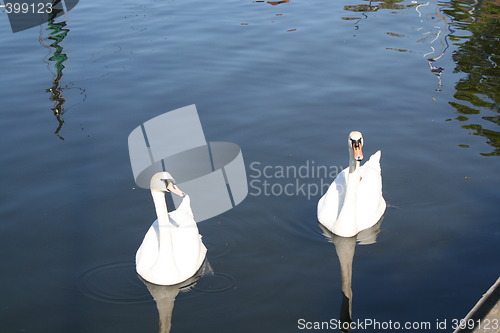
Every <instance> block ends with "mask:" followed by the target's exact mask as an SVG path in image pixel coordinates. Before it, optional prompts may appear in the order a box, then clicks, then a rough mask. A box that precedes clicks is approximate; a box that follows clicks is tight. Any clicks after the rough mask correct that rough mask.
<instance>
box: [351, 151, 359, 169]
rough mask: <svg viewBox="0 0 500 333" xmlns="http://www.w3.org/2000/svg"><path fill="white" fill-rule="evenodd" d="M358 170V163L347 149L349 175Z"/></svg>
mask: <svg viewBox="0 0 500 333" xmlns="http://www.w3.org/2000/svg"><path fill="white" fill-rule="evenodd" d="M358 170H359V161H357V160H356V159H354V153H353V151H352V149H349V173H355V172H357V171H358Z"/></svg>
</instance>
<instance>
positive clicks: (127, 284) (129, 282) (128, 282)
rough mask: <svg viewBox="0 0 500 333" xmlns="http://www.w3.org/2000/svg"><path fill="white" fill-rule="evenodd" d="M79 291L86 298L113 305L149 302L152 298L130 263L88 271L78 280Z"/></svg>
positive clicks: (113, 264)
mask: <svg viewBox="0 0 500 333" xmlns="http://www.w3.org/2000/svg"><path fill="white" fill-rule="evenodd" d="M78 287H79V289H80V291H81V292H82V293H83V294H84V295H85V296H87V297H89V298H92V299H95V300H97V301H101V302H105V303H114V304H133V303H146V302H151V301H152V298H151V295H150V294H149V292H148V290H147V289H146V287H145V286H144V284H143V283H142V282H141V281H140V280H139V278H138V277H137V273H136V272H135V265H134V264H133V263H130V262H119V263H112V264H106V265H102V266H98V267H95V268H92V269H90V270H89V271H87V272H85V273H83V274H82V275H81V276H80V279H79V286H78Z"/></svg>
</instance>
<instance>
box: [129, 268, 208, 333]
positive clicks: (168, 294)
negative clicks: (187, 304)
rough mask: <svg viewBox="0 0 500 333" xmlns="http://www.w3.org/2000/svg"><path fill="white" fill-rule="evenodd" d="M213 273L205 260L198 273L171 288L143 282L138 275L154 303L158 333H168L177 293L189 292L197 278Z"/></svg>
mask: <svg viewBox="0 0 500 333" xmlns="http://www.w3.org/2000/svg"><path fill="white" fill-rule="evenodd" d="M213 274H214V272H213V270H212V267H210V263H209V262H208V260H205V262H204V263H203V265H202V266H201V267H200V269H199V270H198V272H196V274H194V275H193V276H192V277H190V278H189V279H187V280H186V281H183V282H181V283H178V284H175V285H171V286H161V285H158V284H154V283H151V282H148V281H146V280H144V279H143V278H142V277H141V276H140V275H138V277H139V279H140V280H141V281H142V283H144V284H145V285H146V287H147V288H148V291H149V293H150V294H151V296H152V297H153V299H154V300H155V302H156V308H157V309H158V316H159V333H169V332H170V329H171V327H172V313H173V311H174V303H175V299H176V298H177V295H178V294H179V292H188V291H190V290H191V289H192V288H193V287H194V286H195V285H196V282H197V281H198V279H199V278H201V277H202V276H206V275H213Z"/></svg>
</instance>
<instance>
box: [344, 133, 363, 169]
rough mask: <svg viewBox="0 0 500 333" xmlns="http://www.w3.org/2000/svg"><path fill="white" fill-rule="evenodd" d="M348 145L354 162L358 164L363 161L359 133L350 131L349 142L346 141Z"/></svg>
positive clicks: (361, 138)
mask: <svg viewBox="0 0 500 333" xmlns="http://www.w3.org/2000/svg"><path fill="white" fill-rule="evenodd" d="M347 144H348V145H349V151H350V152H351V153H352V157H353V158H354V160H356V161H358V162H360V161H362V160H363V149H362V148H363V135H362V134H361V132H358V131H352V132H351V133H349V140H347Z"/></svg>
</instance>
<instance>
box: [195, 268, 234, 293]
mask: <svg viewBox="0 0 500 333" xmlns="http://www.w3.org/2000/svg"><path fill="white" fill-rule="evenodd" d="M234 287H236V281H235V280H234V279H233V278H232V277H231V276H229V275H227V274H223V273H214V274H212V275H206V276H203V277H202V278H201V279H200V280H198V282H197V283H196V284H195V285H194V286H193V287H192V288H193V290H197V291H201V292H204V293H223V292H225V291H228V290H231V289H233V288H234Z"/></svg>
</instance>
